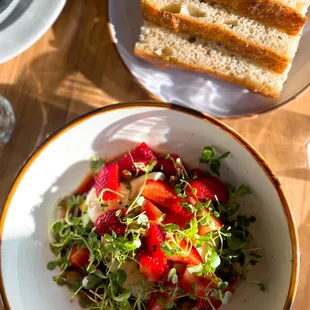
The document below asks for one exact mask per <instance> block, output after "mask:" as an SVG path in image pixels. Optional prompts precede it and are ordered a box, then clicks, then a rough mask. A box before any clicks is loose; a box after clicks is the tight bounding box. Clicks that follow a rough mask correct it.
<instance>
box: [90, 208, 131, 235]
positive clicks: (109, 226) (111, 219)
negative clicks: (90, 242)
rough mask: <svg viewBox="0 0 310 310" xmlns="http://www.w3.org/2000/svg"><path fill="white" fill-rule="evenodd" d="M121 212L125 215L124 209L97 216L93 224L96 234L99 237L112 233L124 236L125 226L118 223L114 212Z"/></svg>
mask: <svg viewBox="0 0 310 310" xmlns="http://www.w3.org/2000/svg"><path fill="white" fill-rule="evenodd" d="M118 210H122V215H123V216H125V215H126V209H117V210H107V211H106V212H105V213H103V214H101V215H99V216H98V218H97V220H96V221H95V223H94V226H95V228H96V232H97V233H98V234H100V235H104V234H111V233H112V231H114V232H115V233H116V234H117V235H120V234H122V235H124V234H125V231H126V225H125V224H122V223H121V222H120V221H119V218H118V217H117V216H116V212H117V211H118Z"/></svg>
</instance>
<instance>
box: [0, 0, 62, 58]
mask: <svg viewBox="0 0 310 310" xmlns="http://www.w3.org/2000/svg"><path fill="white" fill-rule="evenodd" d="M65 3H66V0H53V1H51V0H13V1H12V3H11V4H10V5H9V7H8V8H7V9H6V10H5V11H3V13H2V14H0V46H1V49H0V63H3V62H5V61H7V60H9V59H11V58H13V57H15V56H17V55H18V54H20V53H22V52H23V51H25V50H26V49H27V48H29V47H30V46H31V45H32V44H34V43H35V42H36V41H37V40H38V39H39V38H40V37H41V36H42V35H43V34H44V33H45V32H46V31H47V29H48V28H49V27H50V26H51V25H52V24H53V22H54V21H55V20H56V18H57V17H58V15H59V14H60V12H61V10H62V9H63V7H64V5H65Z"/></svg>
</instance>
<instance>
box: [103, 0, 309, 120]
mask: <svg viewBox="0 0 310 310" xmlns="http://www.w3.org/2000/svg"><path fill="white" fill-rule="evenodd" d="M108 9H109V26H110V32H111V37H112V40H113V42H114V43H115V45H116V48H117V50H118V52H119V54H120V57H121V58H122V60H123V61H124V63H125V65H126V66H127V67H128V69H129V71H130V72H131V73H132V75H133V76H134V77H135V79H136V80H137V81H138V82H139V83H140V84H141V86H142V87H143V88H145V89H146V90H147V91H148V92H149V93H150V94H151V95H152V96H153V97H154V98H155V99H157V100H159V101H167V102H173V103H177V104H180V105H184V106H189V107H190V108H193V109H196V110H199V111H202V112H205V113H208V114H211V115H213V116H216V117H220V118H231V117H244V116H252V115H257V114H260V113H263V112H267V111H270V110H273V109H275V108H277V107H280V106H282V105H283V104H285V103H288V102H290V101H291V100H292V99H294V98H295V97H296V96H298V95H299V94H301V93H302V92H303V91H304V90H305V89H306V88H307V87H308V86H309V85H310V75H309V71H310V56H309V55H310V54H309V50H310V22H308V23H307V24H306V26H305V29H304V35H303V37H302V40H301V43H300V47H299V51H298V53H297V55H296V58H295V60H294V64H293V67H292V70H291V71H290V74H289V78H288V80H287V82H286V84H285V86H284V91H283V93H282V96H281V98H280V99H278V100H274V99H268V98H265V97H263V96H261V95H257V94H253V93H251V92H249V91H247V90H246V89H243V88H241V87H239V86H236V85H233V84H230V83H228V82H224V81H220V80H218V79H215V78H211V77H210V76H208V75H207V74H199V73H192V72H187V71H182V70H179V69H165V70H163V69H160V68H157V67H155V66H153V65H151V64H149V63H147V62H145V61H143V60H141V59H138V58H137V57H135V55H134V53H133V50H134V45H135V43H136V42H137V41H138V39H139V33H140V27H141V25H142V23H143V21H142V17H141V10H140V1H139V0H108ZM129 16H130V18H129ZM308 16H310V13H309V14H308Z"/></svg>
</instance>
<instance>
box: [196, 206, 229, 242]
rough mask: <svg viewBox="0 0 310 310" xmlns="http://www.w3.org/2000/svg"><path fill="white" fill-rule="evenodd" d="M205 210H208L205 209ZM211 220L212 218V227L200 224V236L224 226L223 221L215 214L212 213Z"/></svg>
mask: <svg viewBox="0 0 310 310" xmlns="http://www.w3.org/2000/svg"><path fill="white" fill-rule="evenodd" d="M205 212H207V211H206V210H205ZM210 220H211V227H210V226H208V225H205V226H203V225H200V226H199V230H198V234H199V235H200V236H203V235H206V234H207V233H209V232H210V231H214V230H219V229H220V228H221V227H222V226H223V223H222V221H221V220H220V219H219V218H217V217H215V216H212V215H211V217H210Z"/></svg>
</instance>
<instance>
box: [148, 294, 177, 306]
mask: <svg viewBox="0 0 310 310" xmlns="http://www.w3.org/2000/svg"><path fill="white" fill-rule="evenodd" d="M171 301H172V298H171V297H169V296H168V295H167V294H165V293H152V294H151V298H150V300H149V301H148V303H147V310H164V309H165V305H166V304H167V303H169V302H171Z"/></svg>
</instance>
